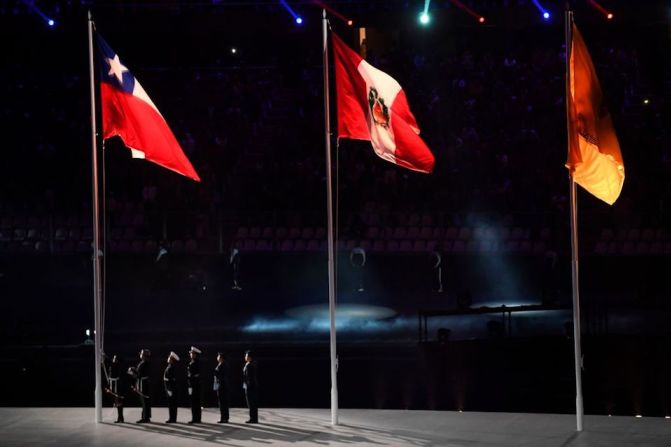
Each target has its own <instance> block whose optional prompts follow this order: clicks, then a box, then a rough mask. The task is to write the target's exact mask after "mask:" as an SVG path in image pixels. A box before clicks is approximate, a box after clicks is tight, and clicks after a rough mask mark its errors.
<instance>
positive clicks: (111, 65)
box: [96, 35, 200, 182]
mask: <svg viewBox="0 0 671 447" xmlns="http://www.w3.org/2000/svg"><path fill="white" fill-rule="evenodd" d="M96 40H97V43H98V50H99V52H98V67H99V69H100V96H101V103H102V128H103V138H104V139H108V138H111V137H114V136H116V135H118V136H120V137H121V139H122V140H123V142H124V144H125V145H126V146H128V148H129V149H130V150H131V153H132V155H133V158H146V159H147V160H149V161H152V162H154V163H156V164H158V165H161V166H163V167H164V168H168V169H170V170H173V171H175V172H177V173H179V174H182V175H184V176H186V177H189V178H191V179H193V180H195V181H197V182H199V181H200V177H199V176H198V174H197V173H196V171H195V170H194V169H193V166H191V162H189V159H188V158H186V155H184V152H183V151H182V148H181V147H180V145H179V143H178V142H177V140H176V139H175V136H174V135H173V133H172V131H171V130H170V128H169V127H168V123H166V122H165V119H164V118H163V116H162V115H161V113H160V112H159V111H158V109H157V108H156V106H155V105H154V103H153V102H152V101H151V99H149V96H148V95H147V92H145V91H144V89H143V88H142V86H141V85H140V83H139V82H138V81H137V79H135V77H134V76H133V75H132V74H131V72H130V71H128V68H126V67H125V66H124V65H123V64H122V63H121V61H120V60H119V55H118V54H116V53H115V52H114V50H112V49H111V48H110V47H109V45H107V42H105V41H104V40H103V39H102V37H100V36H99V35H96Z"/></svg>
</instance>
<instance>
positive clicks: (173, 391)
mask: <svg viewBox="0 0 671 447" xmlns="http://www.w3.org/2000/svg"><path fill="white" fill-rule="evenodd" d="M170 358H174V359H175V360H176V361H179V356H178V355H177V354H175V353H174V352H171V353H170V356H169V357H168V365H167V366H166V367H165V371H163V387H164V388H165V395H166V398H167V399H168V420H167V421H165V422H166V423H172V422H177V375H176V373H175V365H174V364H172V363H171V362H170Z"/></svg>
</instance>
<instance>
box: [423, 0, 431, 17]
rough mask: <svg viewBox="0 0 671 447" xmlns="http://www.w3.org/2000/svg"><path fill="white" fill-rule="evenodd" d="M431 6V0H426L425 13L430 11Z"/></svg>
mask: <svg viewBox="0 0 671 447" xmlns="http://www.w3.org/2000/svg"><path fill="white" fill-rule="evenodd" d="M429 6H431V0H424V10H423V12H424V14H428V13H429Z"/></svg>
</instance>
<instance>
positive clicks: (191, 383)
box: [186, 346, 202, 424]
mask: <svg viewBox="0 0 671 447" xmlns="http://www.w3.org/2000/svg"><path fill="white" fill-rule="evenodd" d="M200 354H202V351H201V350H200V349H198V348H196V347H194V346H191V349H190V350H189V356H190V357H191V362H190V363H189V366H188V368H187V373H186V378H187V385H188V387H189V396H190V398H191V420H190V421H189V422H187V424H199V423H200V422H201V410H202V408H201V396H200V359H199V358H198V357H199V356H200Z"/></svg>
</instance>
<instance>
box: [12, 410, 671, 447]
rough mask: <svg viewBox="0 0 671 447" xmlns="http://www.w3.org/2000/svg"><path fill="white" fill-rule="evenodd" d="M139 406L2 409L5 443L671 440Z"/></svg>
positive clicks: (590, 429) (618, 432) (612, 429)
mask: <svg viewBox="0 0 671 447" xmlns="http://www.w3.org/2000/svg"><path fill="white" fill-rule="evenodd" d="M139 412H140V410H139V408H126V409H125V416H126V420H127V421H132V422H126V423H125V424H113V423H112V421H113V420H114V419H115V416H116V413H115V410H114V409H112V408H105V409H104V423H102V424H95V423H94V422H93V418H94V411H93V408H0V445H1V446H3V447H14V446H26V447H28V446H31V447H32V446H59V447H60V446H67V447H79V446H81V447H84V446H86V447H89V446H110V447H111V446H137V445H142V446H150V445H160V446H161V447H172V446H185V445H188V446H206V445H207V446H216V445H221V446H238V447H247V446H258V445H266V446H315V445H317V446H353V445H356V446H376V447H379V446H394V447H401V446H417V447H424V446H441V447H452V446H454V447H459V446H502V447H507V446H511V447H512V446H515V447H521V446H524V447H527V446H539V447H577V446H580V447H583V446H608V447H613V446H636V447H644V446H650V447H657V446H660V447H661V446H670V445H671V420H668V419H664V418H646V417H643V418H635V417H633V416H631V417H624V416H617V417H607V416H586V417H585V431H584V432H582V433H576V432H575V416H573V415H556V414H526V413H479V412H463V413H456V412H441V411H404V410H341V411H340V422H341V425H339V426H337V427H332V426H331V425H330V411H329V410H327V409H316V410H314V409H261V410H260V419H261V423H260V424H258V425H248V424H245V423H244V421H245V419H247V412H246V410H245V409H240V408H235V409H232V410H231V423H229V424H216V423H215V421H216V420H217V419H218V410H215V409H211V408H208V409H205V411H204V412H203V421H204V422H205V423H204V424H199V425H195V426H194V425H187V424H186V423H185V421H187V420H188V419H189V416H190V411H189V410H188V409H186V408H180V410H179V414H178V420H179V421H180V423H178V424H164V423H163V421H164V420H165V419H167V415H168V414H167V409H166V408H154V409H153V418H152V423H151V424H135V423H134V421H135V420H136V419H138V418H139Z"/></svg>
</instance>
